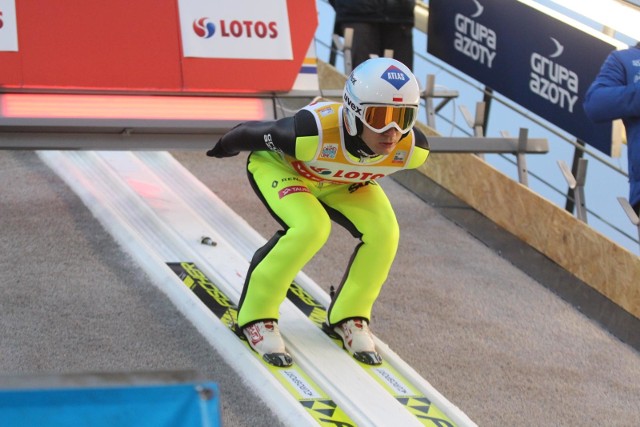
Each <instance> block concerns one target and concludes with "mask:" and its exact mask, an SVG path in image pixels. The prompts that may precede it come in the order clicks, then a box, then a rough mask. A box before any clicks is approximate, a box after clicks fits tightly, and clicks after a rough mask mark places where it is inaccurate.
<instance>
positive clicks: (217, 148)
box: [207, 141, 239, 159]
mask: <svg viewBox="0 0 640 427" xmlns="http://www.w3.org/2000/svg"><path fill="white" fill-rule="evenodd" d="M238 154H239V153H227V152H226V151H225V150H224V148H222V144H221V143H220V141H218V142H217V143H216V145H214V146H213V148H212V149H211V150H209V151H207V156H209V157H217V158H219V159H221V158H223V157H233V156H237V155H238Z"/></svg>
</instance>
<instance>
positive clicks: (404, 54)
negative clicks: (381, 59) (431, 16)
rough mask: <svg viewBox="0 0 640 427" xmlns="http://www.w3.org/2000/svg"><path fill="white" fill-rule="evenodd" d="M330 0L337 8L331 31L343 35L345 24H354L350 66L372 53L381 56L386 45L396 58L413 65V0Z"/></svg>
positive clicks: (348, 26) (410, 67)
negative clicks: (333, 27) (333, 26)
mask: <svg viewBox="0 0 640 427" xmlns="http://www.w3.org/2000/svg"><path fill="white" fill-rule="evenodd" d="M329 3H330V4H331V6H333V8H334V9H335V11H336V22H335V29H334V32H335V33H336V34H339V35H344V29H345V28H353V46H352V48H351V60H352V66H353V68H355V67H356V66H358V65H359V64H361V63H363V62H364V61H366V60H367V59H369V58H370V55H371V54H373V55H375V56H384V51H385V49H392V50H393V57H394V58H395V59H397V60H398V61H400V62H402V63H403V64H404V65H406V66H407V67H409V69H410V70H412V69H413V27H414V24H415V18H414V12H413V10H414V8H415V5H416V2H415V0H329Z"/></svg>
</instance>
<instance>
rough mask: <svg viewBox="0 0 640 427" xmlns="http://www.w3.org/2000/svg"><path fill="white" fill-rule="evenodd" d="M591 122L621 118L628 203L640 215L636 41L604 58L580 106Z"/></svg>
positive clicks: (639, 47)
mask: <svg viewBox="0 0 640 427" xmlns="http://www.w3.org/2000/svg"><path fill="white" fill-rule="evenodd" d="M583 107H584V111H585V113H586V114H587V117H588V118H589V119H590V120H592V121H594V122H607V121H611V120H616V119H622V122H623V123H624V127H625V130H626V133H627V153H628V162H629V203H630V204H631V206H632V207H633V209H634V210H635V211H636V213H637V214H639V215H640V42H638V43H637V44H636V45H635V46H633V47H629V48H628V49H623V50H616V51H613V52H611V53H610V54H609V56H608V57H607V59H605V61H604V63H603V64H602V67H601V68H600V72H599V73H598V75H597V76H596V78H595V80H594V81H593V83H591V86H590V87H589V89H588V90H587V93H586V95H585V99H584V103H583Z"/></svg>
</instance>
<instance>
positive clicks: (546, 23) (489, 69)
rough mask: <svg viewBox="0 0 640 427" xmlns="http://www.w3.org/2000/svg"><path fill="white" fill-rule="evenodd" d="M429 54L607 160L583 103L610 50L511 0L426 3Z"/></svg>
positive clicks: (603, 131)
mask: <svg viewBox="0 0 640 427" xmlns="http://www.w3.org/2000/svg"><path fill="white" fill-rule="evenodd" d="M428 28H429V32H428V39H427V40H428V46H427V52H428V53H430V54H432V55H434V56H436V57H437V58H440V59H441V60H443V61H445V62H446V63H448V64H450V65H452V66H453V67H455V68H457V69H459V70H460V71H462V72H464V73H466V74H468V75H469V76H471V77H473V78H474V79H476V80H478V81H479V82H481V83H483V84H484V85H486V86H487V87H489V88H491V89H493V90H495V91H497V92H499V93H501V94H502V95H504V96H506V97H507V98H509V99H511V100H513V101H514V102H516V103H518V104H520V105H521V106H523V107H524V108H526V109H528V110H530V111H532V112H533V113H535V114H537V115H539V116H540V117H542V118H544V119H546V120H548V121H549V122H550V123H553V124H554V125H556V126H558V127H559V128H561V129H563V130H564V131H566V132H568V133H570V134H571V135H573V136H575V137H576V138H578V139H580V140H582V141H584V142H586V143H587V144H589V145H591V146H593V147H595V148H597V149H598V150H600V151H602V152H603V153H605V154H607V155H611V135H612V126H611V124H597V125H596V124H594V123H592V122H591V121H590V120H589V119H588V118H587V116H586V115H585V113H584V110H583V108H582V102H583V99H584V95H585V93H586V91H587V89H588V88H589V85H591V82H592V81H593V80H594V78H595V77H596V75H597V74H598V71H599V70H600V66H601V65H602V62H603V61H604V60H605V58H606V57H607V55H608V54H609V53H610V52H611V51H612V50H614V49H615V46H613V45H611V44H609V43H606V42H605V41H603V40H600V39H598V38H596V37H593V36H592V35H589V34H587V33H585V32H583V31H581V30H579V29H577V28H575V27H573V26H571V25H568V24H566V23H563V22H562V21H560V20H558V19H555V18H553V17H551V16H549V15H547V14H545V13H543V12H541V11H539V10H536V9H534V8H532V7H530V6H528V5H526V4H524V3H521V2H519V1H515V0H509V1H505V0H430V2H429V26H428Z"/></svg>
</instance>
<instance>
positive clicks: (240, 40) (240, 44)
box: [178, 0, 293, 59]
mask: <svg viewBox="0 0 640 427" xmlns="http://www.w3.org/2000/svg"><path fill="white" fill-rule="evenodd" d="M178 6H179V8H180V32H181V34H182V49H183V52H184V56H186V57H197V58H244V59H292V58H293V53H292V51H291V31H290V29H289V17H288V14H287V2H286V0H234V1H233V2H230V1H229V0H179V2H178Z"/></svg>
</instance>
